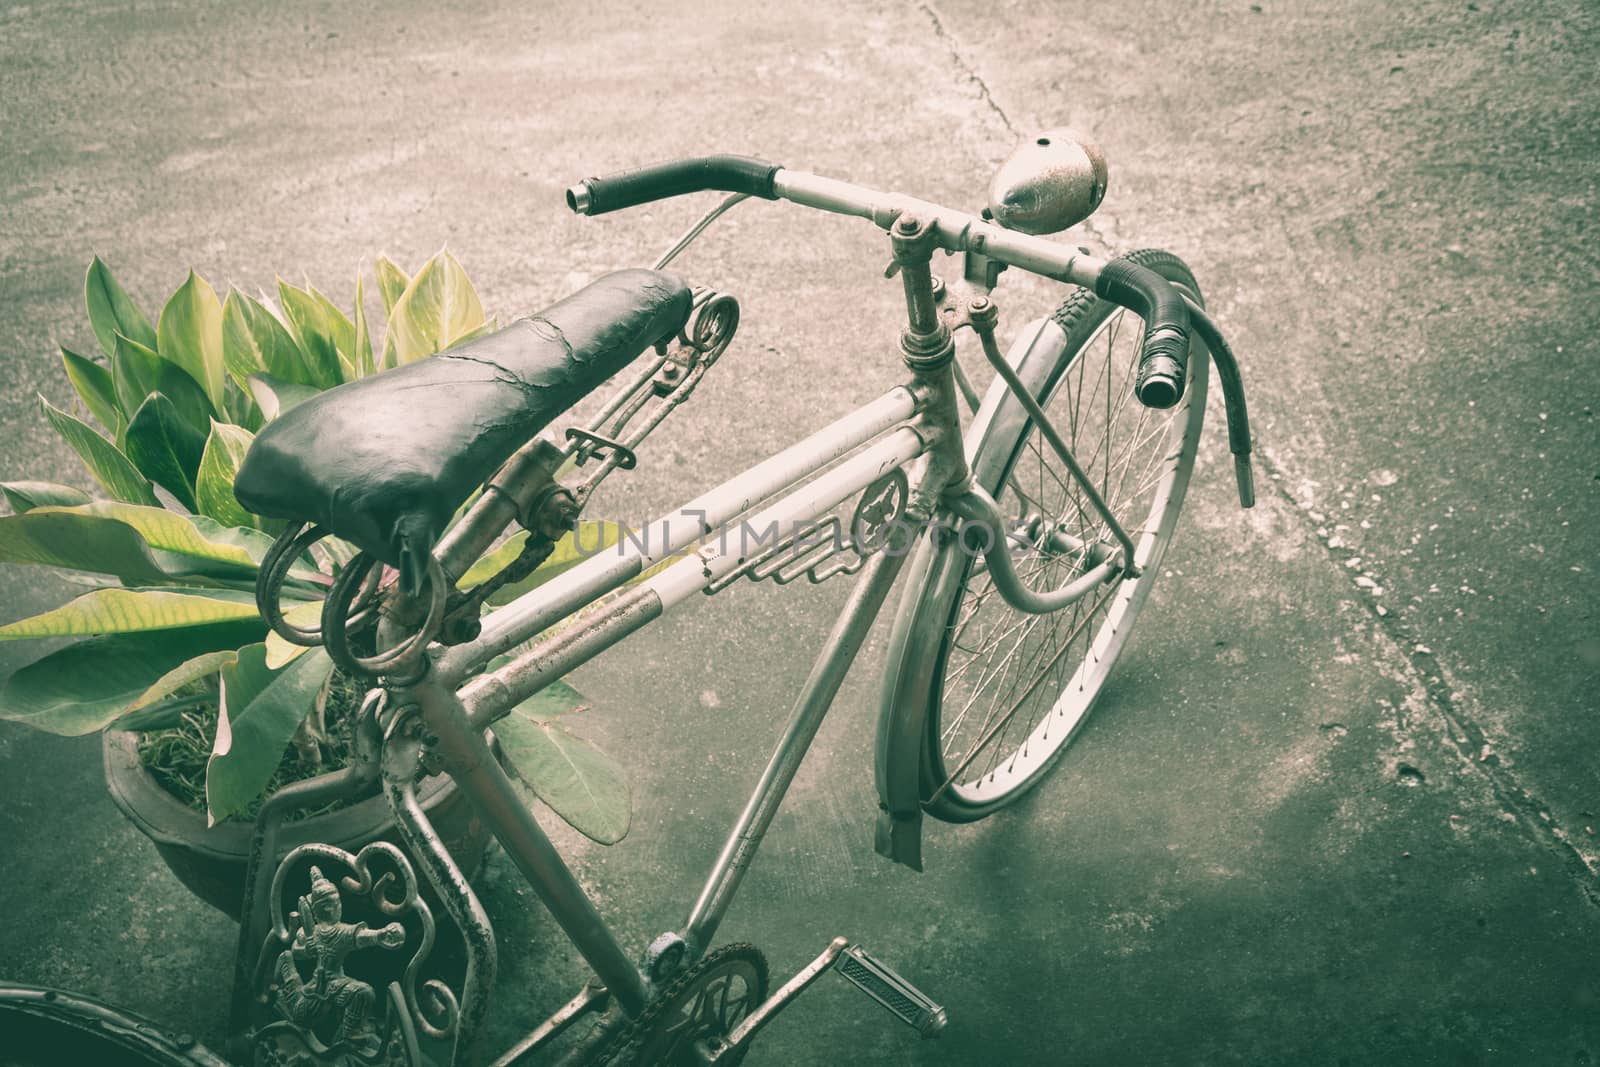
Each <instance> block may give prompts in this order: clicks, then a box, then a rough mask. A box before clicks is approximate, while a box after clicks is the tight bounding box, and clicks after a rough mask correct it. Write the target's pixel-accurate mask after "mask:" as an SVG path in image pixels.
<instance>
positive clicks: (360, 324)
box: [353, 270, 377, 378]
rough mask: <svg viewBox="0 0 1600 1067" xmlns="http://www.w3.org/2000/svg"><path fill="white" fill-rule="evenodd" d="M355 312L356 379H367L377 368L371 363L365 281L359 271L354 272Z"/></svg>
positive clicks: (370, 341)
mask: <svg viewBox="0 0 1600 1067" xmlns="http://www.w3.org/2000/svg"><path fill="white" fill-rule="evenodd" d="M355 312H356V313H355V327H356V339H355V346H356V347H355V352H354V353H353V358H354V359H355V365H356V377H357V378H367V377H371V375H372V374H373V373H374V372H375V371H376V370H377V366H376V365H375V364H374V363H373V361H372V334H371V333H370V332H368V330H367V279H366V276H365V275H364V274H362V272H361V271H360V270H357V271H356V308H355Z"/></svg>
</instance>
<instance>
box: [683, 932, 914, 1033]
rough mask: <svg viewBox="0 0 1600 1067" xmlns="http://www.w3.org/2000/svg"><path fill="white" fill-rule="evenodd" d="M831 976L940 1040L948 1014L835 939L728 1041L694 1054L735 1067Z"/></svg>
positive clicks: (856, 949) (863, 951)
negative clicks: (761, 1035) (782, 1015)
mask: <svg viewBox="0 0 1600 1067" xmlns="http://www.w3.org/2000/svg"><path fill="white" fill-rule="evenodd" d="M830 970H833V971H838V972H839V976H840V977H841V978H843V979H845V980H846V981H848V982H849V983H850V984H851V985H854V986H855V987H856V988H857V989H860V990H861V991H862V992H863V993H865V994H866V995H867V996H869V997H871V998H872V999H873V1000H875V1001H877V1002H878V1003H879V1004H881V1005H883V1006H884V1007H885V1008H886V1009H888V1011H889V1013H890V1014H891V1015H893V1016H894V1017H895V1018H897V1019H899V1020H900V1021H901V1022H903V1023H905V1024H906V1025H907V1026H910V1027H911V1028H912V1029H913V1030H916V1031H917V1033H919V1034H921V1035H922V1036H923V1037H925V1038H928V1037H938V1036H939V1034H940V1033H941V1032H943V1030H944V1026H945V1013H944V1009H943V1008H941V1007H940V1006H939V1005H937V1004H935V1003H934V1002H933V1001H932V1000H930V999H929V998H928V996H927V994H925V993H923V992H922V991H921V990H920V989H918V988H917V987H916V986H914V985H912V984H911V983H910V982H908V981H906V980H905V979H904V978H902V977H901V976H900V975H899V974H897V973H895V971H893V970H892V969H890V968H889V967H888V966H887V965H885V964H883V963H880V962H879V961H878V960H876V959H874V958H873V957H872V956H871V955H869V954H868V953H867V950H866V949H864V948H862V947H861V946H860V945H852V944H850V940H849V939H848V938H844V937H836V938H834V939H833V940H832V941H830V942H829V943H828V947H827V948H825V949H823V950H822V955H820V956H818V957H817V958H816V959H814V960H812V961H811V962H810V963H808V964H806V965H805V967H803V968H801V970H800V972H799V973H798V974H796V975H795V976H794V977H793V978H791V979H789V980H788V981H787V982H785V983H784V984H783V985H782V986H781V987H780V988H779V989H778V990H777V992H775V993H773V994H772V995H771V996H770V997H768V998H767V999H766V1001H765V1003H763V1004H762V1005H761V1006H760V1007H759V1008H757V1009H756V1010H755V1011H753V1012H751V1013H750V1014H749V1015H747V1016H745V1018H744V1021H743V1022H741V1023H740V1024H739V1025H738V1026H736V1027H734V1028H733V1030H732V1031H731V1032H730V1033H729V1034H728V1035H727V1036H726V1037H716V1036H712V1037H708V1038H705V1039H704V1040H702V1041H700V1042H699V1043H698V1044H697V1045H696V1046H695V1051H696V1052H697V1053H699V1055H700V1060H701V1062H702V1063H706V1064H714V1063H718V1062H722V1061H724V1060H725V1059H726V1060H727V1061H728V1062H731V1061H732V1060H733V1058H735V1057H736V1056H737V1054H738V1052H739V1051H740V1050H741V1049H743V1048H745V1047H746V1046H748V1045H749V1044H750V1042H751V1040H752V1039H754V1038H755V1036H756V1034H757V1033H758V1032H760V1030H761V1029H762V1027H764V1026H766V1025H767V1024H768V1023H770V1022H771V1021H772V1020H773V1018H774V1017H776V1016H777V1014H778V1013H779V1012H780V1011H782V1010H783V1009H784V1008H787V1007H788V1006H789V1005H790V1004H792V1003H794V1001H795V998H796V997H798V996H799V995H800V994H801V993H804V992H805V991H806V990H807V989H810V988H811V986H812V985H813V984H814V983H815V982H816V980H817V979H818V978H821V977H822V976H823V975H824V974H825V973H827V972H828V971H830Z"/></svg>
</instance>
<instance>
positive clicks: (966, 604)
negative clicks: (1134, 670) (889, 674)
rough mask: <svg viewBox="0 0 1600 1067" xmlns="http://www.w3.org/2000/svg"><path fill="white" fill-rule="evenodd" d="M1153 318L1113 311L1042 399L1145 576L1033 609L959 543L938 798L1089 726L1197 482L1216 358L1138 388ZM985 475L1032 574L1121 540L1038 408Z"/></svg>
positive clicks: (937, 718) (970, 798)
mask: <svg viewBox="0 0 1600 1067" xmlns="http://www.w3.org/2000/svg"><path fill="white" fill-rule="evenodd" d="M1143 332H1144V331H1143V323H1142V321H1141V320H1140V319H1139V318H1138V316H1136V315H1133V314H1131V313H1129V312H1126V311H1124V310H1122V309H1120V308H1116V309H1112V310H1111V313H1110V314H1108V315H1106V316H1105V318H1104V320H1103V321H1101V322H1100V323H1099V324H1098V325H1097V326H1096V328H1095V329H1094V331H1093V332H1092V333H1091V334H1090V336H1089V338H1088V340H1087V341H1085V342H1084V343H1083V344H1081V345H1080V346H1079V347H1078V350H1077V353H1076V356H1075V357H1074V358H1073V360H1072V361H1071V362H1070V363H1069V364H1067V366H1066V368H1065V369H1064V370H1063V371H1062V372H1061V374H1060V377H1059V378H1058V380H1057V381H1056V382H1054V383H1050V384H1049V387H1048V390H1047V393H1046V399H1045V400H1044V401H1043V407H1044V408H1045V410H1046V412H1047V413H1048V414H1049V415H1050V417H1051V421H1052V422H1054V423H1055V425H1056V428H1057V430H1058V431H1059V432H1060V434H1061V436H1062V437H1063V438H1064V439H1065V441H1066V443H1067V445H1068V447H1069V448H1071V450H1072V451H1073V454H1074V455H1075V456H1076V457H1077V459H1078V461H1079V463H1080V464H1081V465H1082V467H1083V468H1084V470H1085V472H1086V473H1087V474H1088V475H1089V476H1090V477H1091V478H1092V479H1093V480H1094V482H1095V484H1096V487H1097V488H1099V489H1100V490H1101V494H1102V496H1103V497H1104V499H1105V501H1106V503H1107V505H1108V506H1109V507H1110V509H1111V511H1112V513H1113V514H1115V515H1116V516H1117V519H1118V521H1119V522H1120V523H1121V524H1122V526H1123V528H1124V529H1125V530H1126V531H1127V533H1128V535H1129V536H1130V537H1131V538H1132V539H1133V541H1134V544H1135V556H1134V558H1135V561H1136V562H1137V563H1138V565H1139V567H1140V569H1141V575H1140V577H1138V578H1136V579H1125V580H1120V581H1117V582H1115V583H1112V584H1108V585H1104V586H1101V587H1099V588H1097V589H1095V590H1091V591H1090V592H1089V594H1088V595H1087V596H1085V597H1084V598H1083V599H1081V600H1079V601H1078V602H1077V603H1075V604H1073V605H1071V606H1070V607H1067V608H1065V609H1062V610H1061V611H1058V612H1053V613H1051V614H1048V615H1026V614H1024V613H1022V612H1018V611H1016V610H1015V609H1013V608H1011V607H1010V606H1009V605H1008V604H1006V603H1005V602H1004V601H1003V600H1001V598H1000V596H999V594H998V592H996V591H995V589H994V586H993V584H992V583H991V582H990V580H989V578H988V575H987V574H986V573H984V567H983V565H982V561H981V559H977V558H975V557H973V556H971V555H969V554H968V553H964V552H962V553H958V555H959V560H958V562H957V563H956V564H955V565H956V566H958V567H960V568H962V569H963V571H964V574H963V581H961V582H960V583H959V585H958V588H959V589H960V594H959V595H958V596H957V597H956V598H955V599H954V602H953V603H952V604H951V607H950V611H949V615H948V616H947V618H946V623H945V626H946V633H947V634H948V635H950V636H949V639H948V640H946V641H944V642H942V643H941V645H942V648H941V653H940V655H941V662H940V663H939V665H938V667H937V673H936V675H935V677H936V678H938V679H939V683H938V686H937V687H936V689H935V694H936V701H937V703H936V706H935V708H934V709H932V714H930V715H929V716H928V724H929V726H928V730H929V736H928V745H927V749H926V751H927V755H928V778H929V780H928V782H927V783H926V784H927V787H928V796H929V800H930V802H942V803H946V804H951V805H954V806H958V807H968V808H979V807H985V806H988V805H992V804H995V803H998V802H1000V801H1001V800H1003V799H1005V798H1007V797H1008V796H1010V795H1012V794H1014V793H1015V792H1017V791H1019V790H1021V789H1024V788H1026V787H1027V786H1028V785H1029V784H1031V782H1032V781H1033V780H1034V779H1035V778H1036V777H1037V776H1038V775H1039V774H1040V773H1041V772H1042V771H1043V770H1044V769H1045V768H1046V767H1048V766H1049V764H1050V762H1051V761H1052V760H1053V759H1054V757H1055V756H1056V755H1057V754H1058V753H1059V752H1060V751H1061V749H1062V747H1063V746H1064V745H1065V744H1066V743H1067V742H1068V741H1069V740H1071V738H1072V736H1073V734H1074V733H1075V732H1076V731H1077V729H1078V728H1079V727H1080V726H1081V725H1082V724H1083V722H1084V720H1085V719H1086V717H1087V715H1088V712H1089V710H1090V708H1091V707H1092V705H1093V703H1094V701H1095V699H1096V697H1098V695H1099V693H1100V690H1101V688H1102V686H1103V685H1104V682H1105V679H1106V676H1107V674H1108V673H1109V671H1110V669H1111V666H1112V663H1113V662H1114V661H1115V659H1116V657H1117V655H1118V653H1119V652H1120V651H1121V649H1122V646H1123V644H1124V643H1125V642H1126V640H1127V635H1128V633H1129V630H1130V627H1131V624H1132V622H1133V617H1134V616H1135V614H1136V613H1137V612H1138V610H1139V608H1140V607H1141V606H1142V605H1143V603H1144V600H1145V598H1146V597H1147V596H1148V594H1149V591H1150V587H1151V585H1152V583H1153V582H1154V579H1155V576H1156V573H1157V570H1158V568H1159V565H1160V562H1161V556H1162V555H1163V553H1164V551H1165V549H1166V545H1167V543H1168V541H1169V540H1170V539H1171V534H1172V529H1173V527H1174V525H1175V524H1176V521H1177V515H1178V510H1179V506H1180V505H1181V503H1182V499H1183V495H1184V492H1185V490H1186V489H1187V486H1188V478H1189V472H1190V469H1191V468H1192V465H1193V461H1194V451H1195V446H1196V444H1197V442H1198V436H1199V429H1200V424H1201V421H1202V420H1203V418H1204V407H1205V385H1206V370H1207V368H1206V362H1207V361H1206V358H1205V356H1204V355H1203V354H1202V353H1197V354H1196V355H1195V357H1194V358H1193V359H1191V360H1190V368H1189V379H1190V380H1189V386H1188V389H1187V390H1186V391H1185V396H1184V399H1183V400H1182V401H1181V402H1180V403H1179V404H1178V405H1177V406H1176V407H1174V408H1171V409H1169V410H1167V411H1155V410H1152V409H1150V408H1146V407H1144V406H1143V405H1141V404H1139V403H1138V401H1137V400H1136V399H1135V398H1134V396H1133V380H1134V376H1135V374H1136V373H1137V370H1138V360H1139V352H1140V339H1141V337H1142V335H1143ZM988 488H990V490H991V491H992V492H994V494H995V497H996V500H997V502H998V503H999V505H1000V510H1001V513H1002V514H1003V515H1005V516H1006V518H1007V519H1008V520H1012V519H1017V520H1019V521H1018V522H1017V524H1016V526H1015V528H1014V530H1013V531H1010V532H1013V533H1014V534H1016V535H1017V537H1018V540H1020V541H1021V542H1022V543H1014V547H1013V559H1014V560H1015V562H1016V565H1017V569H1018V572H1019V574H1020V575H1021V576H1022V578H1023V579H1024V581H1026V582H1027V583H1028V584H1029V585H1030V586H1032V587H1033V588H1036V589H1051V588H1056V587H1057V586H1060V585H1061V584H1063V583H1064V582H1065V581H1067V580H1069V579H1070V578H1071V577H1073V576H1074V575H1076V574H1080V573H1083V572H1084V571H1085V570H1087V569H1088V568H1090V567H1092V566H1093V565H1095V563H1096V562H1098V560H1099V559H1101V558H1104V556H1105V555H1106V554H1107V553H1108V552H1110V551H1112V550H1113V549H1114V544H1113V543H1112V539H1111V537H1110V536H1109V534H1108V533H1107V532H1106V528H1105V525H1104V523H1103V522H1101V521H1100V520H1099V519H1098V518H1097V517H1095V516H1094V513H1093V510H1092V509H1091V508H1090V506H1089V504H1088V502H1087V500H1086V499H1085V498H1084V495H1083V493H1082V490H1081V489H1080V488H1078V487H1077V486H1075V485H1073V484H1072V480H1071V476H1070V475H1069V474H1068V473H1067V471H1066V470H1065V467H1064V465H1063V464H1061V463H1060V461H1059V459H1058V458H1056V457H1055V456H1054V454H1053V453H1052V452H1050V451H1049V446H1048V445H1047V444H1045V443H1044V442H1043V441H1042V440H1041V439H1040V437H1039V434H1038V433H1037V432H1035V430H1034V428H1033V425H1032V423H1031V422H1030V423H1029V424H1027V426H1025V428H1024V431H1023V433H1022V435H1021V437H1020V439H1019V440H1018V442H1017V444H1016V445H1015V447H1014V448H1013V450H1012V454H1011V456H1010V458H1009V459H1008V461H1007V462H1006V464H1005V465H1004V467H1003V468H1002V469H1001V472H1000V473H999V475H998V476H997V477H996V478H995V479H994V484H993V485H991V486H989V487H988ZM1063 535H1064V536H1063ZM1074 543H1076V547H1075V546H1074Z"/></svg>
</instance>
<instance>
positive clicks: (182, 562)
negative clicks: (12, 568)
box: [0, 500, 272, 581]
mask: <svg viewBox="0 0 1600 1067" xmlns="http://www.w3.org/2000/svg"><path fill="white" fill-rule="evenodd" d="M29 514H30V515H31V516H35V517H37V518H38V519H40V520H41V521H42V520H43V519H44V518H45V517H47V516H61V517H65V519H69V520H71V521H72V522H73V523H74V524H75V528H76V529H77V530H78V531H79V532H80V534H82V535H83V536H92V537H96V538H105V537H106V536H107V531H109V527H107V525H106V524H108V523H112V522H114V523H115V524H116V525H118V526H125V527H130V528H131V529H132V531H133V532H134V534H135V538H136V539H138V542H137V543H139V544H142V545H148V546H149V547H150V548H152V549H156V550H158V552H159V555H155V556H153V557H152V556H150V554H148V553H146V554H145V558H147V559H150V560H152V564H153V565H155V566H159V567H160V568H161V570H160V571H157V572H155V573H156V574H157V575H158V576H159V577H157V578H156V580H158V581H159V580H162V579H164V578H165V577H166V576H168V575H178V574H187V573H193V572H194V571H196V570H197V569H199V570H204V571H221V573H224V574H228V573H230V572H231V573H238V574H240V575H241V576H253V572H254V571H255V569H256V567H257V565H258V564H259V563H260V562H261V560H262V558H263V557H264V556H265V554H266V550H267V548H268V547H269V546H270V544H271V540H272V539H271V538H269V537H266V536H265V535H262V534H258V533H256V532H255V531H248V533H249V534H250V536H249V537H248V538H246V537H240V536H238V535H239V534H242V533H246V532H247V531H239V530H228V529H224V528H223V527H221V526H218V525H217V524H216V523H215V522H213V521H212V520H210V519H208V518H205V517H204V516H200V515H179V514H178V513H177V512H173V511H168V510H167V509H166V508H151V507H141V506H139V505H137V504H123V503H120V502H117V501H113V500H99V501H94V502H92V503H88V504H83V505H78V506H74V507H40V508H38V509H36V510H34V511H31V512H29ZM6 532H7V527H6V526H5V525H4V520H0V562H19V561H17V560H14V559H12V558H11V557H10V556H9V555H8V554H7V552H6V548H7V542H6V540H5V536H4V535H5V534H6ZM110 536H117V535H115V534H112V535H110ZM98 550H101V545H100V544H99V543H96V544H94V545H92V546H86V551H87V554H88V555H89V556H90V558H92V555H93V553H94V552H95V551H98ZM173 556H180V557H185V558H184V559H173V558H171V557H173ZM189 561H197V562H200V563H204V564H212V565H218V566H207V567H201V568H196V567H194V566H192V565H190V563H189ZM26 562H47V563H48V562H55V561H54V560H31V561H26ZM57 565H58V566H72V565H73V564H72V563H59V564H57ZM163 571H164V572H165V574H163V573H162V572H163ZM112 573H116V572H112ZM135 577H136V578H138V577H144V576H142V575H140V576H135ZM124 580H127V579H124ZM147 580H148V579H147Z"/></svg>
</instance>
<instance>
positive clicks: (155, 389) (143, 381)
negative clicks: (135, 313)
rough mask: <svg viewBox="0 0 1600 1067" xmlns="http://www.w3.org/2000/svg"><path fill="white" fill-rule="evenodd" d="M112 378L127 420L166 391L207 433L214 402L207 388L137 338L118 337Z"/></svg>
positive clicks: (191, 422) (194, 425)
mask: <svg viewBox="0 0 1600 1067" xmlns="http://www.w3.org/2000/svg"><path fill="white" fill-rule="evenodd" d="M111 381H112V386H113V388H114V389H115V391H116V397H117V404H118V406H119V407H120V408H121V410H122V413H123V416H124V423H126V422H128V421H131V420H132V419H133V416H134V413H135V412H137V411H138V410H139V408H140V407H141V406H142V405H143V404H144V402H145V401H146V400H148V399H149V398H150V397H151V396H152V395H153V394H155V393H164V394H166V397H167V399H168V400H170V401H172V404H173V406H174V407H176V408H177V410H178V413H179V414H180V415H182V416H183V421H184V422H186V423H188V424H189V426H190V427H191V428H193V429H194V430H195V431H196V432H197V433H202V434H203V433H205V432H206V430H207V429H208V428H209V427H210V425H211V415H212V407H211V401H210V399H208V398H207V397H206V393H205V390H204V389H202V388H200V386H199V385H198V384H197V383H196V382H195V380H194V379H193V378H191V377H189V374H188V372H187V371H185V370H184V369H183V368H182V367H180V366H178V365H177V364H176V363H168V362H167V361H166V360H164V359H162V358H161V357H160V356H159V355H157V354H156V353H155V352H153V351H151V350H150V349H148V348H146V347H144V346H143V345H141V344H139V343H138V342H137V341H130V340H128V339H127V338H126V337H118V338H117V351H116V355H114V356H112V357H111ZM123 432H124V433H126V430H124V431H123Z"/></svg>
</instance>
